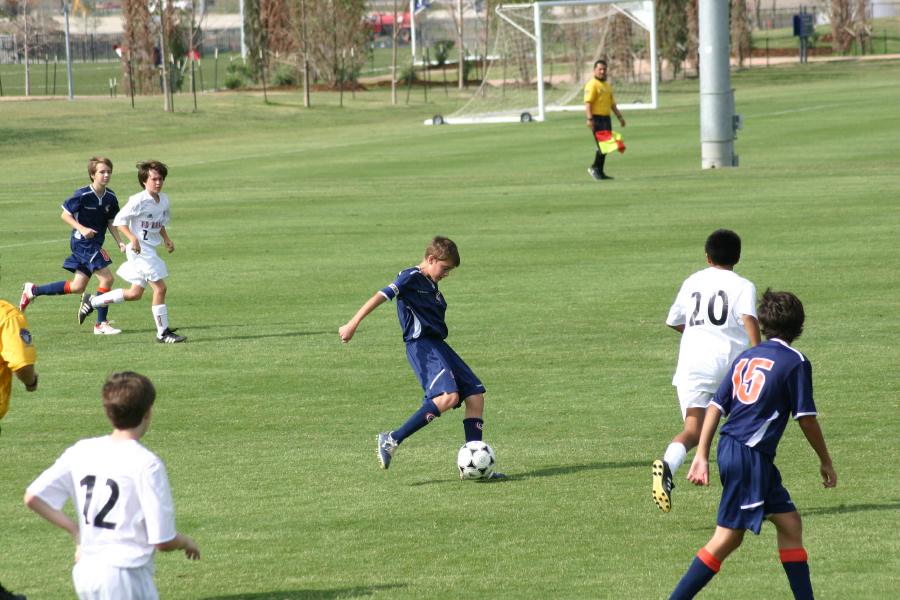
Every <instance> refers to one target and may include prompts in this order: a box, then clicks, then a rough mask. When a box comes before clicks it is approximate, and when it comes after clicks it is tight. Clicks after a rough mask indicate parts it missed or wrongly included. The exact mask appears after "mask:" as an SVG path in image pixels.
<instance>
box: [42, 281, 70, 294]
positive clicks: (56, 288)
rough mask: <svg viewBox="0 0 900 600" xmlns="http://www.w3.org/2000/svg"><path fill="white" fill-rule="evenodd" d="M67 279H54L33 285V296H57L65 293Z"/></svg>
mask: <svg viewBox="0 0 900 600" xmlns="http://www.w3.org/2000/svg"><path fill="white" fill-rule="evenodd" d="M67 283H68V282H67V281H54V282H53V283H48V284H47V285H36V286H34V295H35V296H59V295H61V294H65V293H66V284H67Z"/></svg>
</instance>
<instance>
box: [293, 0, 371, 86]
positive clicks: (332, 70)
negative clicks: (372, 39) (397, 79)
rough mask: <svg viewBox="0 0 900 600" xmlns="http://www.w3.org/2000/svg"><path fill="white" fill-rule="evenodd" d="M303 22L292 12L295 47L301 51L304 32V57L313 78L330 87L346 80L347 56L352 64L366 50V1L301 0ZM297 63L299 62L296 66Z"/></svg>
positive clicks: (364, 54)
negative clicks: (304, 19) (304, 15)
mask: <svg viewBox="0 0 900 600" xmlns="http://www.w3.org/2000/svg"><path fill="white" fill-rule="evenodd" d="M303 8H304V12H305V13H306V21H305V23H302V22H300V20H299V15H298V14H297V12H296V11H295V13H294V16H293V18H294V19H295V20H294V35H295V38H294V39H295V46H296V48H298V49H299V50H297V51H299V52H302V47H303V40H304V38H303V37H302V31H303V29H304V27H305V31H306V47H307V51H306V57H307V60H308V62H309V65H310V67H311V68H312V70H313V73H314V75H315V79H318V80H323V81H325V82H326V83H327V84H329V85H331V86H337V85H338V83H339V81H341V80H347V74H346V69H345V67H346V64H345V63H346V57H347V56H348V55H349V56H351V57H352V59H353V60H352V61H351V63H353V62H354V61H357V60H362V58H363V57H364V56H367V53H368V51H369V29H368V27H367V25H366V21H365V16H366V2H365V0H304V7H303ZM298 64H299V63H298Z"/></svg>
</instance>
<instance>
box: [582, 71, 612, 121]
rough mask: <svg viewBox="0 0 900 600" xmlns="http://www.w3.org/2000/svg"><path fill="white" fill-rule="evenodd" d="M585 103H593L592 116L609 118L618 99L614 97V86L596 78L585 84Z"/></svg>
mask: <svg viewBox="0 0 900 600" xmlns="http://www.w3.org/2000/svg"><path fill="white" fill-rule="evenodd" d="M584 102H585V104H587V103H588V102H590V103H591V114H593V115H597V116H598V117H608V116H609V113H610V111H611V110H612V106H613V104H615V103H616V98H615V96H613V89H612V85H610V84H609V82H607V81H600V80H599V79H597V78H596V77H591V80H590V81H588V82H587V83H586V84H584Z"/></svg>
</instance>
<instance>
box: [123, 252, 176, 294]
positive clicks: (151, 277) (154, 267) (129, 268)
mask: <svg viewBox="0 0 900 600" xmlns="http://www.w3.org/2000/svg"><path fill="white" fill-rule="evenodd" d="M126 256H128V260H126V261H125V262H124V263H122V265H121V266H120V267H119V268H118V269H117V270H116V275H118V276H119V277H121V278H122V279H124V280H125V281H127V282H128V283H132V284H134V285H139V286H141V287H147V282H148V281H159V280H160V279H165V278H166V277H168V276H169V270H168V269H167V268H166V263H164V262H163V260H162V259H161V258H160V257H159V256H157V255H156V253H155V252H153V251H147V249H144V251H143V253H141V254H135V253H134V252H132V251H131V249H130V248H129V249H128V251H127V252H126Z"/></svg>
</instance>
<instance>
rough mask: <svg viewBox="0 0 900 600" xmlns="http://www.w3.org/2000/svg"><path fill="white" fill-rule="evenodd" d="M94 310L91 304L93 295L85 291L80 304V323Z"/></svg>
mask: <svg viewBox="0 0 900 600" xmlns="http://www.w3.org/2000/svg"><path fill="white" fill-rule="evenodd" d="M92 312H94V306H93V305H92V304H91V295H90V293H88V292H85V293H83V294H82V295H81V304H79V305H78V324H79V325H81V324H82V323H84V320H85V319H86V318H87V316H88V315H89V314H91V313H92Z"/></svg>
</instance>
